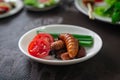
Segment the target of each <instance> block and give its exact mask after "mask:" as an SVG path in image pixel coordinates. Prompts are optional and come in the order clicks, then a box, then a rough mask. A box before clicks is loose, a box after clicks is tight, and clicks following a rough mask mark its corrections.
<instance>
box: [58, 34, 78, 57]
mask: <svg viewBox="0 0 120 80" xmlns="http://www.w3.org/2000/svg"><path fill="white" fill-rule="evenodd" d="M59 38H60V39H61V40H63V41H64V42H65V45H66V48H67V51H68V54H69V57H70V58H74V57H75V56H76V55H77V53H78V48H79V47H78V46H79V44H78V40H76V39H75V38H74V37H73V36H72V35H71V34H69V33H61V34H60V35H59Z"/></svg>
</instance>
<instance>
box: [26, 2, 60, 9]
mask: <svg viewBox="0 0 120 80" xmlns="http://www.w3.org/2000/svg"><path fill="white" fill-rule="evenodd" d="M58 2H59V0H24V4H25V5H27V6H32V7H36V8H45V7H50V6H53V5H56V4H57V3H58Z"/></svg>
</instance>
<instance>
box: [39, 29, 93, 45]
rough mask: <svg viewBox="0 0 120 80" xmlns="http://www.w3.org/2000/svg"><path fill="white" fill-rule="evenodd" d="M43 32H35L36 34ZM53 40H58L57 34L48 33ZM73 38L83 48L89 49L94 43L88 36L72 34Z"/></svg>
mask: <svg viewBox="0 0 120 80" xmlns="http://www.w3.org/2000/svg"><path fill="white" fill-rule="evenodd" d="M40 32H43V31H39V30H38V31H37V34H38V33H40ZM50 34H51V35H52V36H53V37H54V38H58V36H59V33H50ZM72 35H73V36H74V37H75V38H77V39H78V40H79V44H80V45H81V46H84V47H91V46H92V45H93V43H94V41H93V37H92V36H89V35H79V34H72Z"/></svg>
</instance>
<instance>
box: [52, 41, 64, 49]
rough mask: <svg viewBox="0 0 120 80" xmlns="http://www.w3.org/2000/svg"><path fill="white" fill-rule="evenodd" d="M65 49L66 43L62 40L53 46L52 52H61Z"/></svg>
mask: <svg viewBox="0 0 120 80" xmlns="http://www.w3.org/2000/svg"><path fill="white" fill-rule="evenodd" d="M64 47H65V43H64V42H63V41H62V40H57V41H55V42H53V43H52V44H51V50H60V49H62V48H64Z"/></svg>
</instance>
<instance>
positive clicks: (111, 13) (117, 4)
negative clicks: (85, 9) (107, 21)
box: [94, 0, 120, 24]
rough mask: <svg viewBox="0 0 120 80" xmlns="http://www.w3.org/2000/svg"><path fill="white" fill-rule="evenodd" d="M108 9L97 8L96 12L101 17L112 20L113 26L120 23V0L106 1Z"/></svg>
mask: <svg viewBox="0 0 120 80" xmlns="http://www.w3.org/2000/svg"><path fill="white" fill-rule="evenodd" d="M105 2H106V3H107V5H106V7H104V6H99V7H95V10H94V12H95V13H96V14H98V15H100V16H104V17H105V16H106V17H110V18H111V22H112V23H113V24H115V23H118V22H119V21H120V0H105Z"/></svg>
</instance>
